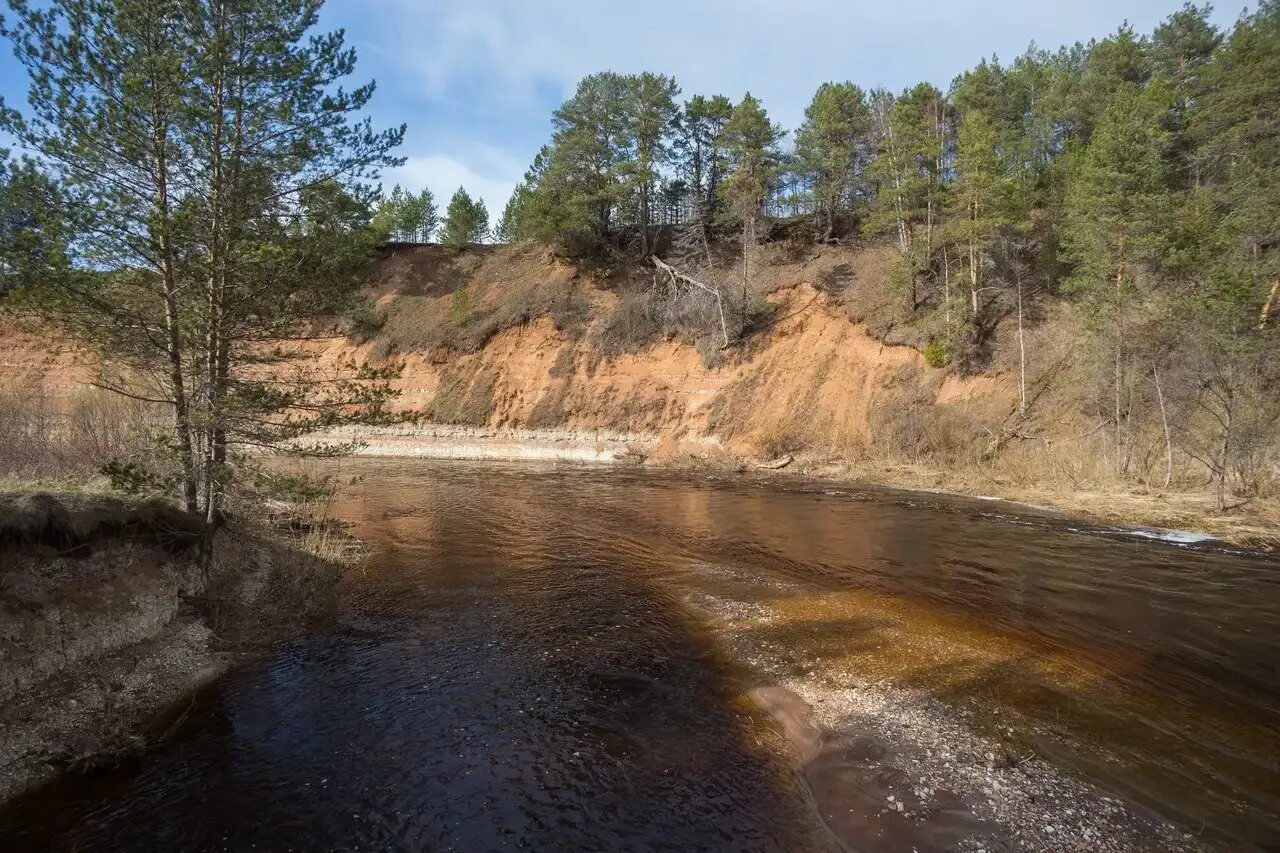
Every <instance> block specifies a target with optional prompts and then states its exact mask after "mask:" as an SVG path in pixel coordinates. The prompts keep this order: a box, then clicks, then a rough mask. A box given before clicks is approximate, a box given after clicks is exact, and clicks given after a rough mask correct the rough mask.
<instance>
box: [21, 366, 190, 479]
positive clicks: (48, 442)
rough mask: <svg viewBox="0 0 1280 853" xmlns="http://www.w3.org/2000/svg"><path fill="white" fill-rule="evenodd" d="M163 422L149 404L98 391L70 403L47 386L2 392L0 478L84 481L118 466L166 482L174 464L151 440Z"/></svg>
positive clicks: (87, 392) (82, 393)
mask: <svg viewBox="0 0 1280 853" xmlns="http://www.w3.org/2000/svg"><path fill="white" fill-rule="evenodd" d="M161 418H162V413H161V412H160V411H159V410H158V408H156V407H154V406H152V405H150V404H147V403H142V402H139V401H136V400H131V399H129V398H126V397H122V396H119V395H116V394H111V393H110V392H107V391H99V390H96V389H88V390H85V391H82V392H80V393H79V394H77V395H76V396H74V397H72V398H70V399H57V398H54V397H52V396H51V395H49V394H48V393H47V390H46V389H45V387H44V385H43V383H32V384H29V385H25V386H20V387H15V388H7V389H0V477H7V478H11V479H22V480H78V481H82V480H87V479H89V478H92V477H94V476H95V475H97V474H98V473H99V472H100V471H101V470H102V469H103V468H104V467H105V466H107V465H109V464H110V463H113V462H118V463H121V464H123V463H131V464H132V465H133V466H134V467H137V466H142V467H144V468H145V469H146V470H147V471H148V472H149V474H150V475H153V476H155V477H157V478H163V477H164V475H166V474H167V473H170V472H169V471H168V468H169V467H170V466H169V465H168V464H167V462H166V460H165V458H164V455H163V454H158V453H156V443H155V440H154V437H153V434H154V433H155V432H156V430H157V428H159V427H160V426H161V425H162V421H161Z"/></svg>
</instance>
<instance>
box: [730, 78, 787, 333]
mask: <svg viewBox="0 0 1280 853" xmlns="http://www.w3.org/2000/svg"><path fill="white" fill-rule="evenodd" d="M782 136H783V133H782V128H780V127H778V126H777V125H775V124H773V123H772V122H770V121H769V115H768V113H766V112H765V110H764V107H762V106H761V105H760V102H759V101H758V100H756V98H754V97H752V95H751V93H750V92H748V93H747V94H745V95H744V96H743V97H742V100H741V101H739V102H738V105H737V106H736V107H734V108H733V114H732V115H730V116H729V121H728V122H726V123H725V126H724V131H723V134H722V138H723V141H724V147H725V151H726V152H727V154H728V156H729V162H730V164H731V165H730V172H729V176H728V178H727V179H726V180H725V184H724V192H725V196H726V198H728V199H729V204H730V207H731V209H732V211H733V213H734V216H735V217H736V218H737V221H738V222H739V223H741V226H742V298H743V310H744V311H745V310H746V304H747V282H748V281H749V278H750V275H749V273H750V270H749V269H748V257H749V254H750V250H751V248H752V247H753V246H755V244H756V232H757V228H758V226H759V222H760V214H761V208H762V206H763V205H764V201H765V199H766V198H768V197H769V193H770V192H771V191H772V190H773V188H774V187H775V186H776V183H777V179H778V165H779V161H780V159H781V152H779V150H778V141H779V140H781V139H782Z"/></svg>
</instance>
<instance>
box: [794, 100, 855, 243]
mask: <svg viewBox="0 0 1280 853" xmlns="http://www.w3.org/2000/svg"><path fill="white" fill-rule="evenodd" d="M871 148H872V145H871V112H870V109H869V108H868V106H867V98H866V95H865V93H863V91H862V89H861V88H859V87H858V86H855V85H854V84H853V83H847V82H846V83H823V84H822V85H821V86H819V87H818V91H817V92H816V93H815V94H814V96H813V101H812V102H811V103H810V104H809V106H808V107H807V108H806V109H805V120H804V123H803V124H802V125H801V126H800V128H799V129H798V130H797V131H796V155H797V157H798V158H799V161H800V168H801V169H802V170H804V171H805V172H806V173H807V174H808V176H809V180H810V181H811V183H812V185H813V194H814V201H815V202H816V204H817V207H818V210H819V211H820V212H821V213H822V215H823V217H824V218H825V219H826V235H825V237H824V239H830V238H831V236H832V232H833V231H834V230H835V219H836V216H837V215H838V214H839V213H842V212H845V211H848V210H850V209H851V208H852V207H853V205H854V203H855V200H856V199H857V197H858V195H859V194H860V192H861V191H862V189H863V187H862V183H863V179H864V172H865V171H866V168H867V164H868V163H869V161H870V159H871V154H872V150H871Z"/></svg>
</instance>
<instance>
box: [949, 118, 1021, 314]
mask: <svg viewBox="0 0 1280 853" xmlns="http://www.w3.org/2000/svg"><path fill="white" fill-rule="evenodd" d="M955 175H956V178H955V183H954V185H953V186H952V188H951V198H950V201H951V209H952V211H953V218H952V223H951V232H952V234H953V236H954V239H955V240H956V242H957V243H959V244H960V247H961V251H962V252H963V253H964V257H965V266H966V269H967V271H968V277H969V311H970V319H971V320H972V322H973V323H975V324H977V323H978V322H979V317H980V298H981V294H982V292H983V291H984V290H988V289H990V288H989V287H988V286H987V285H986V281H985V273H984V271H985V270H986V269H987V268H989V267H990V266H991V264H992V250H993V248H994V246H995V244H996V241H997V240H998V239H999V237H1000V234H1001V231H1002V230H1003V229H1004V228H1005V227H1006V226H1007V225H1008V218H1007V213H1008V211H1007V205H1008V202H1009V193H1008V189H1009V186H1008V181H1007V179H1006V176H1005V173H1004V168H1003V165H1002V163H1001V161H1000V154H999V139H998V137H997V135H996V126H995V124H994V123H993V122H992V121H991V119H990V117H989V116H988V115H987V113H985V112H983V111H982V110H980V109H971V110H969V111H968V112H966V113H964V114H963V115H962V116H961V117H960V126H959V130H958V132H957V135H956V156H955Z"/></svg>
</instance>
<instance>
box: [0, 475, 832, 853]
mask: <svg viewBox="0 0 1280 853" xmlns="http://www.w3.org/2000/svg"><path fill="white" fill-rule="evenodd" d="M360 518H361V519H362V520H361V521H360V527H361V528H362V529H361V531H360V532H361V533H362V535H365V536H368V537H369V539H370V541H371V543H372V546H373V551H372V553H371V555H370V557H369V559H368V561H367V563H366V565H365V567H364V568H363V569H361V570H357V571H356V572H354V573H353V574H352V576H351V577H349V578H348V579H347V580H346V581H345V582H344V584H345V588H344V590H343V592H342V595H343V606H342V609H341V614H340V616H339V617H338V619H337V620H336V621H335V622H334V624H332V625H331V626H329V627H328V628H327V629H326V630H323V631H320V632H318V633H316V634H314V635H312V636H309V637H308V638H306V639H304V640H302V641H298V642H295V643H293V644H291V645H289V646H288V647H286V648H283V649H281V650H280V651H279V652H278V653H276V654H274V655H273V656H272V657H271V658H270V659H268V660H265V661H263V662H262V663H261V664H259V665H256V666H253V667H250V668H247V669H245V670H242V671H240V672H237V673H235V674H234V675H232V676H231V677H229V678H227V679H225V680H223V681H222V682H221V683H220V684H218V685H217V686H216V687H215V688H214V689H212V690H210V691H207V692H206V694H205V695H204V696H203V697H202V699H201V703H200V707H199V708H198V710H197V711H195V712H193V714H192V715H191V716H190V718H189V720H188V723H187V725H186V727H185V730H184V732H183V733H182V734H181V735H180V736H179V737H177V738H175V739H174V740H172V741H170V742H168V743H166V744H164V745H162V746H160V747H159V748H158V749H156V750H154V751H152V752H151V753H149V754H148V755H146V756H145V757H144V758H143V759H142V760H141V761H140V762H139V763H138V764H137V765H136V766H130V767H124V768H120V769H118V770H115V771H112V772H108V773H105V774H102V775H100V776H98V777H96V778H91V779H68V780H66V781H64V782H63V783H60V784H57V785H55V786H53V787H51V788H49V789H46V790H44V791H41V792H39V793H38V794H36V795H34V796H31V797H28V798H26V799H25V800H23V801H20V802H17V803H15V804H13V806H12V807H10V808H9V809H7V810H6V811H5V812H4V813H3V815H0V826H3V830H2V831H0V839H3V841H0V847H4V848H5V849H37V848H40V847H44V846H49V847H60V848H70V847H75V848H77V849H108V848H120V847H126V848H129V849H176V848H179V847H180V848H184V849H213V848H223V847H227V848H232V849H244V848H246V847H248V846H250V845H254V844H256V845H257V846H258V847H260V848H261V847H265V848H269V849H280V848H285V847H294V848H296V847H299V846H301V847H305V848H310V849H335V848H351V847H356V846H358V847H361V848H387V847H391V848H407V849H423V848H430V849H437V848H456V849H463V850H482V849H495V848H498V847H501V846H520V847H524V848H529V849H604V848H622V847H625V848H628V849H645V848H665V849H671V848H672V847H676V848H680V849H723V848H724V847H725V846H738V847H741V848H751V849H773V850H793V849H807V848H812V849H824V848H826V847H828V846H829V845H830V842H829V840H828V837H827V836H826V835H825V833H824V832H823V830H822V829H821V827H820V825H819V823H818V822H817V821H816V820H814V816H813V815H812V812H811V807H810V806H809V805H808V802H807V800H806V799H805V797H804V794H803V790H802V787H801V785H800V783H799V782H798V781H797V780H796V779H795V778H794V777H793V776H791V774H789V773H788V772H786V771H785V768H783V767H781V766H780V765H778V764H776V763H775V762H776V761H777V759H775V758H774V757H773V753H772V752H771V751H770V750H768V749H766V748H764V746H763V745H762V742H763V741H764V740H765V739H767V738H769V737H771V733H770V731H769V730H768V728H767V727H766V725H765V724H764V722H763V717H761V716H759V715H757V714H755V713H753V712H752V711H751V710H749V709H748V708H746V707H745V706H743V705H741V703H738V702H735V701H734V697H735V695H736V694H737V693H739V692H740V688H739V687H737V686H736V685H735V683H734V682H733V680H732V678H731V677H730V674H729V673H728V671H727V670H726V669H725V667H724V666H723V665H722V663H721V662H720V661H719V660H718V659H717V656H716V653H715V651H714V649H713V648H712V646H711V644H710V641H709V639H708V634H707V632H706V631H705V630H704V629H703V628H702V626H701V625H699V624H698V622H697V620H696V618H695V617H694V616H693V615H692V614H691V613H689V611H688V610H687V609H686V608H683V607H681V606H680V605H679V602H678V600H677V598H676V597H674V596H673V595H672V594H671V593H670V592H668V591H666V590H664V589H663V588H662V586H661V585H660V584H658V583H656V582H654V581H653V580H651V579H649V578H647V577H646V573H645V571H644V569H643V567H642V566H636V565H631V564H629V559H630V558H629V555H628V554H626V553H625V552H622V553H618V554H613V555H609V554H607V553H602V552H601V551H600V549H599V548H598V547H596V545H595V544H594V543H593V542H590V541H583V540H581V539H579V538H577V537H575V534H574V524H573V519H572V518H569V517H565V516H563V515H561V514H560V513H558V512H556V511H554V510H552V511H543V508H542V507H540V505H539V502H538V501H537V500H536V495H532V494H529V490H528V489H527V488H523V487H522V486H521V484H519V483H511V484H506V488H504V489H502V490H497V491H493V492H488V491H486V492H483V493H474V492H468V493H467V494H465V495H459V494H456V493H455V491H454V490H453V489H451V488H450V487H449V485H448V484H443V485H438V484H433V483H431V482H429V481H428V482H423V483H420V484H418V487H417V488H415V489H413V490H409V491H398V492H395V493H392V494H385V493H382V494H380V493H377V492H374V491H370V492H369V493H367V494H365V495H364V497H363V499H362V508H361V510H360Z"/></svg>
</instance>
